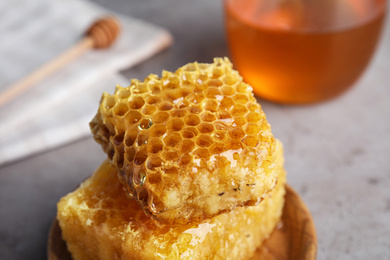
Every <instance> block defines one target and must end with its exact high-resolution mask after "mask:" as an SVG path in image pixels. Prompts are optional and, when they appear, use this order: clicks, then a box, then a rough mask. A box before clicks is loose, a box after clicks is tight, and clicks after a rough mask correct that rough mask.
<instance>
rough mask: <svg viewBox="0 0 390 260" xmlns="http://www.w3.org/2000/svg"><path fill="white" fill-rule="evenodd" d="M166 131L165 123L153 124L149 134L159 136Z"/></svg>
mask: <svg viewBox="0 0 390 260" xmlns="http://www.w3.org/2000/svg"><path fill="white" fill-rule="evenodd" d="M166 132H167V128H166V127H165V125H154V126H153V127H152V128H151V129H150V135H151V136H152V137H160V136H163V135H164V134H165V133H166Z"/></svg>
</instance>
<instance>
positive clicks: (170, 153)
mask: <svg viewBox="0 0 390 260" xmlns="http://www.w3.org/2000/svg"><path fill="white" fill-rule="evenodd" d="M179 156H180V153H179V152H178V151H176V150H166V151H164V152H163V158H164V161H176V160H178V158H180V157H179ZM172 171H173V170H172V169H165V170H164V173H167V174H171V173H172Z"/></svg>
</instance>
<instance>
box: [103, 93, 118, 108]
mask: <svg viewBox="0 0 390 260" xmlns="http://www.w3.org/2000/svg"><path fill="white" fill-rule="evenodd" d="M102 98H105V96H104V95H103V97H102ZM115 104H116V101H115V97H113V96H108V97H106V98H105V99H104V101H103V106H104V107H105V108H106V109H107V110H109V109H111V108H112V107H113V106H114V105H115Z"/></svg>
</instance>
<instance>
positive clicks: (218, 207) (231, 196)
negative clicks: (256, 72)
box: [90, 58, 277, 224]
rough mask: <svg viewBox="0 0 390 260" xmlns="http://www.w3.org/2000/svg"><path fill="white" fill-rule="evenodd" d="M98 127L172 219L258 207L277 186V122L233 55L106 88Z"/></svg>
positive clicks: (125, 170)
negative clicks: (234, 65)
mask: <svg viewBox="0 0 390 260" xmlns="http://www.w3.org/2000/svg"><path fill="white" fill-rule="evenodd" d="M90 127H91V131H92V133H93V135H94V138H95V140H96V141H97V142H98V143H99V144H100V145H101V146H102V148H103V150H104V151H105V152H106V153H107V155H108V158H109V159H110V161H111V163H112V164H113V165H114V166H115V168H116V169H117V171H118V173H119V178H120V180H121V182H123V183H124V184H125V186H126V188H127V190H128V192H129V194H130V195H131V196H133V197H134V198H135V200H136V201H138V203H139V204H140V205H141V207H142V208H143V209H144V211H145V212H146V213H147V214H152V215H153V216H154V217H155V218H156V219H159V220H161V221H163V222H165V223H177V224H183V223H188V222H200V221H202V220H203V219H207V218H211V217H213V216H216V215H218V214H220V213H223V212H227V211H231V210H233V209H234V208H236V207H238V206H247V205H256V204H258V203H259V202H260V201H261V200H262V199H263V198H264V197H266V195H267V193H268V192H270V191H271V190H272V189H273V188H274V186H275V184H276V179H277V174H276V172H275V164H274V159H275V139H274V137H273V135H272V133H271V128H270V125H269V123H268V122H267V120H266V117H265V114H264V112H263V111H262V109H261V106H260V105H259V104H258V103H257V102H256V99H255V98H254V96H253V94H252V88H251V87H250V86H249V85H248V84H246V83H244V82H243V81H242V77H241V76H240V75H239V74H238V72H237V71H235V70H233V68H232V64H231V63H230V61H229V60H228V59H227V58H216V59H214V62H213V63H211V64H203V63H196V62H195V63H189V64H187V65H185V66H183V67H181V68H179V69H178V70H177V71H176V72H174V73H173V72H168V71H163V72H162V77H161V78H159V77H158V76H157V75H153V74H151V75H149V76H148V77H146V78H145V80H144V81H143V82H142V81H139V80H132V81H131V84H130V86H129V87H126V88H123V87H121V86H117V87H116V90H115V93H114V94H113V95H109V94H107V93H103V96H102V98H101V101H100V106H99V108H98V112H97V114H96V116H95V117H94V118H93V120H92V121H91V123H90Z"/></svg>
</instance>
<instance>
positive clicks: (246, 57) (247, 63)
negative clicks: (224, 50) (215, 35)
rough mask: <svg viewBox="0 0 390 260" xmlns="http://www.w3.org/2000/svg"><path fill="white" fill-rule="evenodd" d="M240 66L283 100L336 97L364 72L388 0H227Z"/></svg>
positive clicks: (263, 90) (259, 88)
mask: <svg viewBox="0 0 390 260" xmlns="http://www.w3.org/2000/svg"><path fill="white" fill-rule="evenodd" d="M225 13H226V29H227V37H228V41H229V47H230V50H231V55H232V58H233V61H234V64H235V66H236V68H237V69H238V70H239V72H240V74H241V75H242V76H243V77H244V80H245V81H246V82H248V83H249V84H250V85H252V87H253V88H254V92H255V94H257V95H258V96H261V97H263V98H265V99H269V100H272V101H276V102H281V103H310V102H317V101H321V100H325V99H329V98H331V97H334V96H336V95H338V94H340V93H342V92H343V91H345V90H346V89H347V88H349V87H350V86H351V85H352V84H353V83H354V82H355V81H356V80H357V79H358V77H359V76H360V75H361V74H362V72H363V71H364V69H365V67H366V66H367V64H368V62H369V60H370V57H371V56H372V54H373V52H374V49H375V47H376V45H377V41H378V38H379V34H380V31H381V27H382V23H383V19H384V13H385V0H370V1H366V0H326V1H322V0H317V1H307V0H284V1H264V0H226V1H225Z"/></svg>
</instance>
